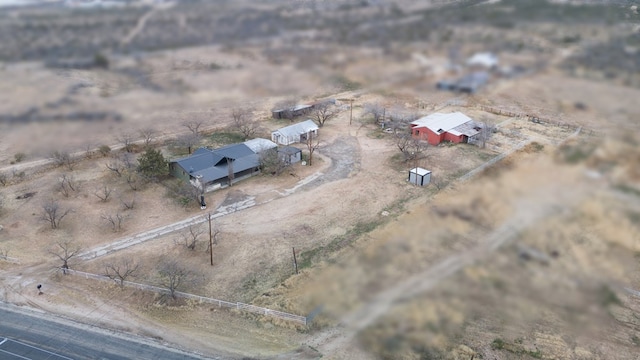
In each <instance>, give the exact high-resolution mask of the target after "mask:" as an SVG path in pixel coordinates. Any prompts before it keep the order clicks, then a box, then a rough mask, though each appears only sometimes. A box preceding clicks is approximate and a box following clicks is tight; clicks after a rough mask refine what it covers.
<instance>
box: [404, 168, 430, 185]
mask: <svg viewBox="0 0 640 360" xmlns="http://www.w3.org/2000/svg"><path fill="white" fill-rule="evenodd" d="M409 182H410V183H412V184H415V185H419V186H425V185H427V184H429V183H430V182H431V171H429V170H426V169H423V168H420V167H417V168H413V169H411V170H409Z"/></svg>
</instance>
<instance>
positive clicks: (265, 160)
mask: <svg viewBox="0 0 640 360" xmlns="http://www.w3.org/2000/svg"><path fill="white" fill-rule="evenodd" d="M258 156H259V157H258V161H260V168H261V169H262V172H263V173H267V174H271V175H276V176H278V175H280V174H281V173H282V172H283V171H284V169H286V168H287V166H288V165H289V164H287V163H286V162H285V161H284V159H283V158H282V157H281V156H280V154H278V151H277V150H276V149H272V150H265V151H261V152H260V154H258Z"/></svg>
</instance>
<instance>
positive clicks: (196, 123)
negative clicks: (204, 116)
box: [182, 120, 203, 136]
mask: <svg viewBox="0 0 640 360" xmlns="http://www.w3.org/2000/svg"><path fill="white" fill-rule="evenodd" d="M202 124H203V121H202V120H187V121H184V122H182V126H184V127H186V128H187V129H189V131H191V133H192V134H193V135H195V136H200V128H201V127H202Z"/></svg>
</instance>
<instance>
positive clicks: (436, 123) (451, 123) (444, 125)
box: [411, 111, 473, 135]
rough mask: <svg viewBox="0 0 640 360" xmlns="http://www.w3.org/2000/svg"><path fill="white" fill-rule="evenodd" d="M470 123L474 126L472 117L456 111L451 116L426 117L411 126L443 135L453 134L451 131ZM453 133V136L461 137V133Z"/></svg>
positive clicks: (436, 115) (439, 114)
mask: <svg viewBox="0 0 640 360" xmlns="http://www.w3.org/2000/svg"><path fill="white" fill-rule="evenodd" d="M469 122H471V123H472V124H473V120H472V119H471V118H470V117H468V116H467V115H465V114H463V113H461V112H459V111H456V112H454V113H449V114H443V113H435V114H431V115H428V116H425V117H421V118H420V119H418V120H415V121H413V122H411V125H415V127H426V128H427V129H429V130H431V131H433V132H434V133H436V134H442V133H443V132H451V131H450V130H453V129H456V128H457V127H459V126H460V125H463V124H466V123H469ZM451 133H452V134H453V135H460V134H459V133H458V134H455V133H453V132H451ZM465 135H466V134H465Z"/></svg>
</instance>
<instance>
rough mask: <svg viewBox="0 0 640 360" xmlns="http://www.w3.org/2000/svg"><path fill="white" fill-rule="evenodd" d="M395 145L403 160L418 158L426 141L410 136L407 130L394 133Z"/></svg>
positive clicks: (425, 147) (423, 149)
mask: <svg viewBox="0 0 640 360" xmlns="http://www.w3.org/2000/svg"><path fill="white" fill-rule="evenodd" d="M395 145H396V147H398V150H400V152H402V154H403V155H404V160H405V161H411V160H416V159H419V158H420V157H422V156H424V154H425V152H426V150H427V148H428V143H427V142H425V141H421V140H419V139H415V138H413V137H411V134H409V133H407V132H402V133H396V134H395Z"/></svg>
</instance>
